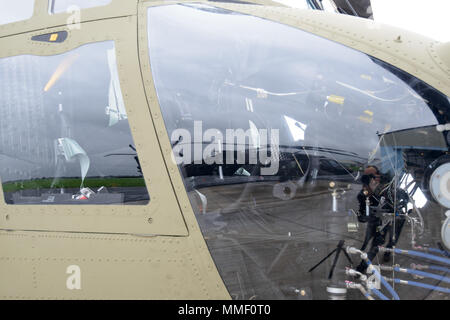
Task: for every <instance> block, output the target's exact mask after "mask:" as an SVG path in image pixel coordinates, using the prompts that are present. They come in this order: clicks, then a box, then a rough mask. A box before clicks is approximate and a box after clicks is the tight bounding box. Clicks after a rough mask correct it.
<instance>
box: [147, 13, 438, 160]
mask: <svg viewBox="0 0 450 320" xmlns="http://www.w3.org/2000/svg"><path fill="white" fill-rule="evenodd" d="M203 7H204V6H202V8H203ZM214 10H215V9H214V8H212V7H209V9H208V10H203V9H202V10H197V9H194V8H192V7H188V6H181V5H168V6H161V7H155V8H151V9H150V10H148V19H149V49H150V61H151V64H152V71H153V76H154V78H155V83H156V87H157V90H158V96H159V99H160V102H161V106H162V108H163V113H164V115H165V120H166V126H167V128H168V130H169V136H170V132H171V131H172V130H174V129H176V128H192V125H193V121H195V120H203V121H204V122H203V129H204V130H206V129H208V128H217V129H219V130H221V131H222V132H225V130H226V129H228V128H242V129H244V130H247V129H249V125H248V123H249V121H252V122H253V123H254V124H255V125H256V127H257V128H259V129H261V128H274V129H279V130H280V144H281V145H286V146H319V147H326V148H334V149H338V150H345V151H347V152H353V153H356V154H357V155H359V156H360V157H361V158H364V159H369V157H370V154H371V153H372V152H373V150H374V149H375V148H376V146H377V145H378V142H379V136H378V133H384V132H391V131H396V130H400V129H407V128H416V127H423V126H429V125H435V124H437V123H438V121H437V119H436V116H435V115H434V113H433V111H432V110H431V109H430V108H429V106H428V105H427V102H426V101H424V99H422V98H421V97H420V96H419V95H418V94H417V93H416V92H414V90H413V89H412V88H411V87H410V84H408V83H405V82H404V81H403V80H401V79H399V78H398V77H397V76H396V75H394V74H393V73H392V72H390V71H389V70H388V69H386V68H384V67H382V66H381V65H380V64H378V63H375V62H374V59H373V58H371V57H369V56H367V55H365V54H363V53H361V52H358V51H356V50H353V49H350V48H348V47H345V46H343V45H340V44H337V43H334V42H332V41H329V40H326V39H323V38H320V37H318V36H315V35H312V34H309V33H307V32H303V31H301V30H298V29H295V28H291V27H288V26H285V25H283V24H279V23H274V22H270V21H267V20H263V19H260V18H257V17H252V16H248V15H242V14H223V12H222V10H220V11H217V12H214ZM187 17H188V18H187ZM415 81H416V80H415ZM430 90H431V89H430ZM249 101H250V104H251V108H249ZM286 119H294V120H296V121H298V122H299V124H301V125H302V126H305V127H306V130H304V139H294V138H293V136H292V133H291V130H290V129H289V126H290V124H289V123H288V122H287V121H286Z"/></svg>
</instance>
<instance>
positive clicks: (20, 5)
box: [0, 0, 35, 25]
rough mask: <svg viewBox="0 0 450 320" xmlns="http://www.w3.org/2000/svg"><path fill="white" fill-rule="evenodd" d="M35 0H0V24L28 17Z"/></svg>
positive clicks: (30, 15)
mask: <svg viewBox="0 0 450 320" xmlns="http://www.w3.org/2000/svg"><path fill="white" fill-rule="evenodd" d="M34 2H35V0H17V1H9V0H0V25H2V24H8V23H12V22H17V21H23V20H27V19H30V18H31V17H32V16H33V11H34Z"/></svg>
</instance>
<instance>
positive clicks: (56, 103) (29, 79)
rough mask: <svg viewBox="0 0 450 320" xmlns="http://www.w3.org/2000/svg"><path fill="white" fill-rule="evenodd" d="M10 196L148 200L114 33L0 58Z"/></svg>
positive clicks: (2, 152) (51, 200) (0, 157)
mask: <svg viewBox="0 0 450 320" xmlns="http://www.w3.org/2000/svg"><path fill="white" fill-rule="evenodd" d="M0 114H1V117H0V179H1V181H2V185H3V191H4V194H5V201H6V202H7V203H8V204H122V203H128V204H147V203H148V200H149V195H148V192H147V188H146V186H145V182H144V178H143V176H142V172H141V168H140V165H139V159H138V156H137V153H136V149H135V147H134V142H133V138H132V136H131V131H130V127H129V124H128V118H127V113H126V110H125V105H124V102H123V98H122V93H121V89H120V81H119V75H118V72H117V63H116V55H115V47H114V42H113V41H105V42H98V43H92V44H87V45H83V46H81V47H79V48H77V49H74V50H72V51H69V52H66V53H64V54H60V55H54V56H32V55H21V56H14V57H8V58H3V59H0Z"/></svg>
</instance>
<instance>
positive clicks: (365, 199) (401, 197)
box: [357, 166, 408, 272]
mask: <svg viewBox="0 0 450 320" xmlns="http://www.w3.org/2000/svg"><path fill="white" fill-rule="evenodd" d="M361 181H362V184H363V187H362V189H361V191H360V192H359V193H358V196H357V199H358V202H359V210H358V220H359V221H360V222H362V223H367V228H366V234H365V238H364V243H363V245H362V246H361V251H365V250H366V248H367V246H368V244H369V242H370V241H371V240H372V243H371V246H370V249H369V250H368V251H367V255H368V258H369V260H370V261H372V260H373V258H375V257H376V255H377V254H378V246H382V245H384V243H385V241H386V235H387V234H389V238H388V239H389V242H388V244H387V246H386V247H387V248H392V247H393V246H395V244H396V243H397V241H398V238H399V236H400V233H401V231H402V228H403V225H404V222H405V218H404V216H402V215H398V212H400V211H401V210H402V207H403V208H405V209H406V205H407V203H408V195H407V193H406V192H405V191H404V190H401V189H397V190H396V192H397V194H394V193H393V188H392V181H390V182H388V183H384V182H383V181H382V176H381V174H380V171H379V170H378V168H377V167H376V166H368V167H367V168H366V169H365V170H364V173H363V175H362V178H361ZM394 210H396V213H395V224H394V223H393V222H394V219H392V216H388V217H386V218H383V216H382V213H393V212H394ZM393 225H394V226H395V237H393V232H392V231H393V229H394V226H393ZM383 261H384V262H389V261H390V252H385V253H384V256H383ZM366 269H367V264H366V263H365V262H364V261H362V262H361V263H360V264H359V266H358V267H357V270H358V271H359V272H365V271H366Z"/></svg>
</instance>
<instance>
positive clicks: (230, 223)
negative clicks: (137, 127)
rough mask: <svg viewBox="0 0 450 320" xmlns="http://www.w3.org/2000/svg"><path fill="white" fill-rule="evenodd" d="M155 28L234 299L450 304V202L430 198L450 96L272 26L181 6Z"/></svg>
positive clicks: (199, 197)
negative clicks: (447, 239) (444, 228)
mask: <svg viewBox="0 0 450 320" xmlns="http://www.w3.org/2000/svg"><path fill="white" fill-rule="evenodd" d="M205 7H207V8H205ZM225 13H226V14H225ZM148 21H149V25H148V37H149V39H148V40H149V51H150V62H151V66H152V72H153V77H154V80H155V85H156V89H157V93H158V98H159V102H160V105H161V109H162V112H163V116H164V120H165V124H166V128H167V130H168V134H169V137H170V138H171V139H172V143H173V146H174V148H173V150H174V157H175V158H176V159H182V161H181V162H178V163H179V168H180V172H181V174H182V176H183V179H184V183H185V186H186V190H187V192H188V195H189V197H190V199H191V203H192V206H193V208H194V211H195V213H196V217H197V219H198V222H199V224H200V227H201V229H202V232H203V235H204V237H205V240H206V242H207V244H208V247H209V249H210V252H211V254H212V257H213V259H214V261H215V263H216V266H217V268H218V270H219V272H220V274H221V276H222V278H223V281H224V283H225V285H226V286H227V288H228V290H229V292H230V294H231V296H232V298H234V299H255V298H256V299H273V298H276V299H328V298H332V299H343V298H347V299H366V298H377V299H379V298H381V299H384V298H383V297H388V298H394V299H396V298H401V299H442V298H444V297H447V298H448V293H449V289H448V288H449V286H448V283H447V282H446V281H447V280H448V277H446V276H445V275H446V272H448V270H449V268H450V266H449V265H448V262H449V260H448V258H446V257H445V255H446V254H447V251H446V250H448V249H449V248H445V247H443V246H442V239H441V221H442V220H443V218H445V212H446V211H447V210H448V208H445V207H443V206H441V205H440V204H439V203H438V202H437V201H436V200H435V198H434V197H433V195H432V194H431V193H430V191H429V186H430V178H431V177H432V176H433V172H434V170H436V169H437V168H442V166H443V165H445V164H446V163H448V162H449V158H448V155H447V154H448V151H449V149H448V147H449V145H448V140H446V138H445V135H444V134H446V132H443V131H439V130H437V129H436V128H437V125H442V124H446V123H449V115H450V109H449V108H450V106H449V101H448V99H447V97H445V96H444V95H442V94H441V93H439V92H438V91H436V90H434V89H433V88H431V87H430V86H428V85H427V84H425V83H423V82H422V81H420V80H418V79H416V78H414V77H412V76H411V75H409V74H406V73H405V72H402V71H400V70H398V69H396V68H394V67H392V66H390V65H388V64H386V63H384V62H382V61H379V60H377V59H375V58H373V57H370V56H367V55H365V54H362V53H361V52H358V51H356V50H353V49H350V48H347V47H345V46H343V45H339V44H337V43H334V42H331V41H329V40H326V39H323V38H320V37H317V36H314V35H312V34H309V33H306V32H303V31H301V30H298V29H294V28H291V27H288V26H285V25H283V24H278V23H274V22H270V21H268V20H263V19H259V18H256V17H252V16H248V15H241V14H237V13H233V14H230V12H229V11H228V12H227V11H224V10H222V9H215V8H214V7H209V6H205V5H199V6H196V5H190V6H189V7H188V6H182V5H167V6H161V7H154V8H149V9H148ZM205 26H208V27H207V28H205ZM262 129H265V130H268V131H275V132H278V141H276V139H275V140H273V139H270V138H268V137H267V136H265V135H264V131H262ZM227 130H234V131H233V132H234V133H236V132H237V131H238V130H241V131H240V132H241V133H246V135H244V139H241V140H240V141H239V139H234V138H233V139H231V140H230V139H227ZM238 136H240V137H241V138H242V135H238ZM264 137H266V138H265V139H264ZM255 140H256V141H258V144H255V143H254V142H255ZM239 147H241V148H240V149H239ZM255 150H256V151H261V150H262V151H264V152H267V153H268V155H269V157H268V158H266V159H265V160H264V161H262V159H260V158H259V156H260V153H257V155H258V159H257V161H253V162H252V161H251V160H252V159H251V158H250V155H251V154H255V152H254V151H255ZM202 151H203V153H202ZM264 152H263V153H264ZM199 155H200V158H199ZM201 156H203V158H201ZM240 157H245V159H246V161H245V162H244V163H243V162H242V161H239V159H240ZM211 158H214V159H215V160H216V161H214V162H211V161H210V160H211ZM230 160H231V161H230ZM253 160H254V159H253ZM268 166H273V167H275V168H277V170H276V171H275V172H274V173H273V174H270V175H268V174H263V173H262V169H267V167H268ZM431 180H433V179H431ZM441 183H442V185H444V184H445V183H448V180H445V181H443V182H441ZM378 246H382V247H383V248H382V249H379V248H378ZM347 247H349V249H347ZM351 248H353V249H351ZM399 248H402V249H408V250H410V251H409V252H407V253H406V252H404V251H398V249H399ZM360 250H363V251H365V253H366V254H367V255H368V259H370V260H371V261H370V262H369V261H366V260H364V259H362V258H365V255H362V256H361V251H360ZM380 251H381V252H380ZM415 253H418V254H415ZM414 254H415V255H414ZM434 257H438V258H440V259H434ZM446 259H447V260H446ZM372 262H373V265H376V266H377V268H378V269H377V270H379V271H376V272H375V271H374V269H373V268H372V267H371V266H369V265H370V264H371V263H372ZM397 265H399V266H401V267H402V268H403V269H398V267H397ZM405 269H407V271H405ZM377 272H379V273H377ZM418 272H419V273H420V272H426V274H425V273H422V278H420V280H417V278H414V277H415V276H417V275H418ZM380 273H381V274H382V276H383V277H380V276H379V274H380ZM430 274H432V275H431V276H430ZM398 279H403V280H408V281H409V282H408V284H405V283H402V284H399V283H398V281H399V280H398ZM346 281H347V282H346ZM411 281H414V282H417V283H418V284H417V283H413V282H411Z"/></svg>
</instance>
